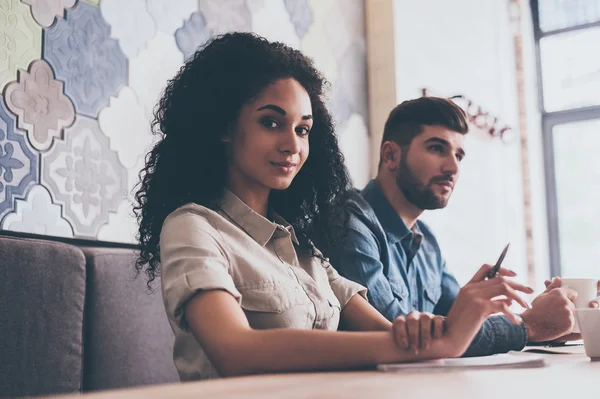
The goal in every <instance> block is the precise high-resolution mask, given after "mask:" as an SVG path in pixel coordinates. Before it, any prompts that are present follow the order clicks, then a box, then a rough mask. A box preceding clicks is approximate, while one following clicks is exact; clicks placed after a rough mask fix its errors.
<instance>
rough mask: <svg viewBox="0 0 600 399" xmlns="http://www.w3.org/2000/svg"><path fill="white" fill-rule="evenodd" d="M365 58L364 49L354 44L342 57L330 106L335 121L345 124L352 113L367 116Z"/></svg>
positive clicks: (366, 117) (365, 117)
mask: <svg viewBox="0 0 600 399" xmlns="http://www.w3.org/2000/svg"><path fill="white" fill-rule="evenodd" d="M365 93H367V56H366V53H365V49H364V47H363V46H362V45H361V44H359V43H355V44H353V45H352V46H350V47H349V48H348V49H347V50H346V53H345V54H344V55H343V56H342V58H341V60H340V64H339V72H338V79H337V81H336V84H335V86H334V89H333V98H332V101H333V103H332V106H333V113H334V117H335V118H336V120H337V121H338V122H340V123H343V122H345V121H346V120H347V119H348V118H349V117H350V114H352V113H358V114H360V115H361V116H362V117H363V118H364V119H365V120H367V119H368V115H367V96H366V95H365Z"/></svg>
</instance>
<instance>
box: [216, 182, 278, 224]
mask: <svg viewBox="0 0 600 399" xmlns="http://www.w3.org/2000/svg"><path fill="white" fill-rule="evenodd" d="M227 188H228V189H229V191H231V192H232V193H234V194H235V195H236V196H237V197H238V198H239V199H241V200H242V201H243V202H244V203H245V204H246V205H248V206H249V207H250V209H252V210H253V211H254V212H256V213H258V214H259V215H261V216H264V217H265V218H266V217H267V214H268V209H269V195H270V194H271V189H270V188H266V187H260V188H258V187H256V186H254V185H247V184H240V183H237V184H236V183H235V182H232V181H229V182H228V183H227Z"/></svg>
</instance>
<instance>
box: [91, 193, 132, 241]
mask: <svg viewBox="0 0 600 399" xmlns="http://www.w3.org/2000/svg"><path fill="white" fill-rule="evenodd" d="M137 233H138V224H137V220H136V219H135V216H134V214H133V204H132V203H131V202H130V201H129V200H123V201H121V204H120V205H119V207H118V208H117V213H111V214H110V215H108V223H107V224H105V225H104V226H102V227H101V228H100V231H98V239H99V240H102V241H117V242H126V243H132V244H134V243H136V242H137V240H136V235H137Z"/></svg>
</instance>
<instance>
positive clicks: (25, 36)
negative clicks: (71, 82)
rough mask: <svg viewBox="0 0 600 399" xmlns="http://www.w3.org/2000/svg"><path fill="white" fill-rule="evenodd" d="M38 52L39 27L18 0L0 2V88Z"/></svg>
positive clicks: (40, 50) (39, 42)
mask: <svg viewBox="0 0 600 399" xmlns="http://www.w3.org/2000/svg"><path fill="white" fill-rule="evenodd" d="M41 54H42V28H41V27H40V26H39V25H38V24H36V23H35V21H34V20H33V17H32V16H31V12H30V10H29V7H28V6H27V5H25V4H23V3H21V2H19V0H2V1H1V2H0V92H2V91H3V90H4V86H6V84H7V83H8V82H10V81H11V80H15V79H16V77H17V69H19V68H21V69H26V68H27V66H28V65H29V63H30V62H31V61H33V60H35V59H37V58H40V56H41Z"/></svg>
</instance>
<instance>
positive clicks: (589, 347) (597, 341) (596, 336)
mask: <svg viewBox="0 0 600 399" xmlns="http://www.w3.org/2000/svg"><path fill="white" fill-rule="evenodd" d="M575 315H576V316H577V322H578V323H579V326H580V328H581V336H582V337H583V346H584V347H585V354H586V355H587V356H589V357H590V358H591V359H592V360H593V361H600V309H592V308H588V309H575Z"/></svg>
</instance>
